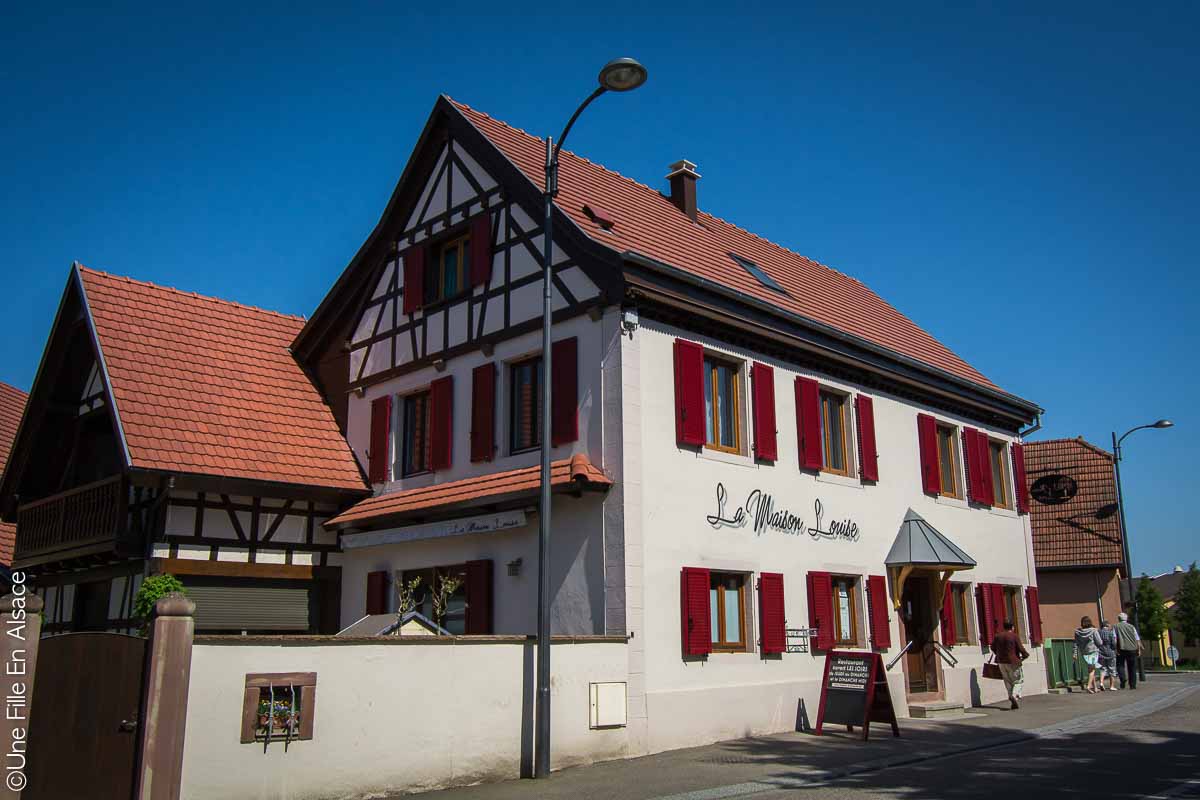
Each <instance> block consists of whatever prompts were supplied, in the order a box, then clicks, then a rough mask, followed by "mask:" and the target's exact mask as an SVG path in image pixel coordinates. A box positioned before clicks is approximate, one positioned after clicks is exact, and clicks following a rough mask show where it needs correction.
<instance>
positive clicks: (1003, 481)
mask: <svg viewBox="0 0 1200 800" xmlns="http://www.w3.org/2000/svg"><path fill="white" fill-rule="evenodd" d="M987 443H988V469H989V470H991V472H992V507H993V508H1007V509H1010V510H1011V509H1012V507H1013V502H1012V499H1011V493H1010V492H1009V489H1010V487H1011V483H1012V481H1011V480H1010V479H1009V477H1008V474H1009V465H1008V444H1007V443H1006V442H1003V441H1000V440H999V439H988V440H987ZM997 476H999V479H1000V480H999V482H997V480H996V478H997Z"/></svg>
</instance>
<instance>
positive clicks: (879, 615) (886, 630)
mask: <svg viewBox="0 0 1200 800" xmlns="http://www.w3.org/2000/svg"><path fill="white" fill-rule="evenodd" d="M867 608H868V611H869V612H870V616H871V642H872V643H873V644H874V645H875V647H877V648H879V649H881V650H882V649H884V648H888V647H891V646H892V626H891V621H890V620H889V619H888V597H887V579H886V578H884V577H883V576H882V575H869V576H868V577H867Z"/></svg>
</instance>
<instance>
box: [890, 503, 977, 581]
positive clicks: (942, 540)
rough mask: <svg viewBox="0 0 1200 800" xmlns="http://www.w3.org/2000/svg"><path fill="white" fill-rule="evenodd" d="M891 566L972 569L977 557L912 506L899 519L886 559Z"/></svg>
mask: <svg viewBox="0 0 1200 800" xmlns="http://www.w3.org/2000/svg"><path fill="white" fill-rule="evenodd" d="M884 563H885V564H887V566H889V567H933V568H937V569H942V570H959V569H970V568H971V567H974V566H975V563H976V562H975V559H973V558H971V557H970V556H969V555H967V554H966V553H964V552H963V551H962V549H961V548H960V547H959V546H958V545H956V544H955V543H954V542H952V541H950V540H949V539H948V538H946V536H945V534H943V533H941V532H940V531H939V530H938V529H937V528H935V527H933V526H932V525H930V524H929V523H928V522H926V521H925V518H924V517H922V516H921V515H920V514H918V513H917V512H915V511H913V510H912V509H911V508H910V509H909V510H908V513H907V514H905V515H904V522H902V523H900V532H899V533H897V534H896V541H894V542H892V549H891V550H890V551H889V552H888V555H887V559H886V560H885V561H884Z"/></svg>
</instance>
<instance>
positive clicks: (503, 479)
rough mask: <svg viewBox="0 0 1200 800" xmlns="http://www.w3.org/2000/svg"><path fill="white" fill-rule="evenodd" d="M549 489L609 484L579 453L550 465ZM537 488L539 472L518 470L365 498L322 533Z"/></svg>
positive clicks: (331, 522) (338, 517)
mask: <svg viewBox="0 0 1200 800" xmlns="http://www.w3.org/2000/svg"><path fill="white" fill-rule="evenodd" d="M550 485H551V486H552V487H554V488H556V489H559V490H564V489H569V488H588V489H608V487H610V486H612V480H610V479H609V477H608V476H607V475H605V474H604V473H603V472H602V471H601V470H600V469H599V468H597V467H596V466H595V465H593V464H592V462H591V461H589V460H588V457H587V456H585V455H583V454H582V453H576V454H575V455H573V456H571V458H570V459H565V458H564V459H562V460H561V461H555V462H553V463H552V464H551V465H550ZM539 486H541V467H540V466H537V467H523V468H521V469H510V470H507V471H505V472H493V473H491V474H490V475H480V476H478V477H474V478H463V479H462V480H458V481H451V482H449V483H440V484H436V485H434V486H426V487H423V488H420V489H405V490H402V491H398V492H389V493H387V494H381V495H378V496H376V497H369V498H367V499H366V500H362V501H360V502H358V503H356V504H354V505H352V506H351V507H350V508H348V509H346V510H345V511H343V512H342V513H341V514H338V515H337V516H336V517H333V518H332V519H329V520H326V522H325V527H327V528H345V527H351V526H353V527H363V526H365V525H368V524H371V523H379V522H382V521H384V520H386V519H391V518H396V517H400V516H403V515H418V514H420V515H426V514H429V513H430V512H433V511H446V510H449V509H450V508H453V507H456V506H459V507H464V506H470V505H473V504H481V503H483V502H492V503H494V502H496V501H497V500H499V499H501V498H512V497H516V496H519V495H522V494H528V493H531V492H536V491H537V490H538V487H539Z"/></svg>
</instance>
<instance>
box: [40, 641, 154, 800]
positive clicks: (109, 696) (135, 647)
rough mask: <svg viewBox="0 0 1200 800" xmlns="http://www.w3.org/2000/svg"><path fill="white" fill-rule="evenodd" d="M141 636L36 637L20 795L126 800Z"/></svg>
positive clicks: (142, 657) (133, 760)
mask: <svg viewBox="0 0 1200 800" xmlns="http://www.w3.org/2000/svg"><path fill="white" fill-rule="evenodd" d="M145 663H146V640H145V639H143V638H141V637H140V636H126V635H124V634H120V633H68V634H65V635H63V636H51V637H49V638H46V639H42V640H41V642H40V643H39V646H38V661H37V674H36V676H35V678H34V685H33V700H32V702H31V704H30V717H29V750H28V759H29V760H28V763H27V767H26V770H27V771H26V777H27V778H28V780H29V784H28V786H27V788H26V789H25V790H24V792H23V793H22V797H24V798H26V800H61V798H68V797H70V798H74V797H87V798H90V800H130V798H131V797H132V796H133V791H134V785H135V780H134V777H135V771H136V769H137V753H138V741H139V733H138V723H137V721H138V717H139V714H140V708H139V706H140V705H141V700H142V683H143V680H144V678H145Z"/></svg>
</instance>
